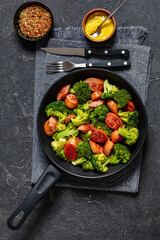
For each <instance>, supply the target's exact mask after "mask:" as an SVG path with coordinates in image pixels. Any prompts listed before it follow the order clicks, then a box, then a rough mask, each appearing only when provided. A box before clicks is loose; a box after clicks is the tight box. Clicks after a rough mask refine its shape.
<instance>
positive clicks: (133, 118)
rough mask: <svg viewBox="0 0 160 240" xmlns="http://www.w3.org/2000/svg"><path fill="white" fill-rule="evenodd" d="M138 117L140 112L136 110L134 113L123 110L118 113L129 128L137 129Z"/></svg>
mask: <svg viewBox="0 0 160 240" xmlns="http://www.w3.org/2000/svg"><path fill="white" fill-rule="evenodd" d="M138 115H139V114H138V111H136V110H135V111H134V112H123V111H122V110H119V112H118V116H119V117H120V118H121V119H122V121H123V122H124V123H126V124H127V126H129V127H137V125H138V120H139V119H138Z"/></svg>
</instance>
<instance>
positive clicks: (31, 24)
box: [19, 4, 52, 39]
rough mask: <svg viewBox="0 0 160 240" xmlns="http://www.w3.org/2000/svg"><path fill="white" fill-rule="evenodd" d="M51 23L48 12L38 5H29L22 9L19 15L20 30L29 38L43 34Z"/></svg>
mask: <svg viewBox="0 0 160 240" xmlns="http://www.w3.org/2000/svg"><path fill="white" fill-rule="evenodd" d="M51 25H52V16H51V14H50V12H48V11H47V10H46V9H44V8H43V7H41V6H39V5H36V4H35V5H30V6H28V7H26V8H24V9H23V10H22V12H21V13H20V15H19V27H20V30H21V32H22V33H23V34H24V35H25V36H26V37H29V38H33V39H36V38H39V37H42V36H44V35H45V34H46V33H47V32H48V31H49V29H50V27H51Z"/></svg>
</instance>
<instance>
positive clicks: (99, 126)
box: [91, 113, 112, 137]
mask: <svg viewBox="0 0 160 240" xmlns="http://www.w3.org/2000/svg"><path fill="white" fill-rule="evenodd" d="M91 114H92V113H91ZM91 124H92V126H94V127H95V128H97V129H102V130H103V131H105V132H106V134H107V136H108V137H109V136H110V135H111V133H112V129H110V128H109V127H108V126H107V125H106V124H105V122H101V121H99V120H98V118H97V117H93V118H91Z"/></svg>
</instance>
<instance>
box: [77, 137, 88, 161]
mask: <svg viewBox="0 0 160 240" xmlns="http://www.w3.org/2000/svg"><path fill="white" fill-rule="evenodd" d="M76 151H77V158H81V157H86V158H87V159H89V160H90V159H91V157H92V150H91V147H90V144H89V142H88V141H81V142H80V143H78V144H77V147H76Z"/></svg>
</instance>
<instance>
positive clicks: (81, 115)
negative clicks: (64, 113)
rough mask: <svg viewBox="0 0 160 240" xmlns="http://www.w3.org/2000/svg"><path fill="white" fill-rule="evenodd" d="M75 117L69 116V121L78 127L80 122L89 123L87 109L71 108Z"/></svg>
mask: <svg viewBox="0 0 160 240" xmlns="http://www.w3.org/2000/svg"><path fill="white" fill-rule="evenodd" d="M73 111H74V112H75V113H76V115H77V117H75V118H71V121H72V123H73V125H74V126H76V127H78V126H80V125H82V124H86V123H89V111H83V110H81V109H78V108H75V109H74V110H73Z"/></svg>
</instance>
